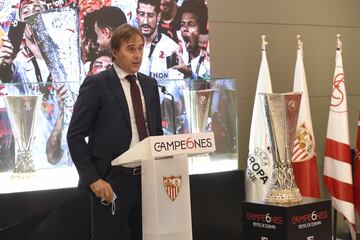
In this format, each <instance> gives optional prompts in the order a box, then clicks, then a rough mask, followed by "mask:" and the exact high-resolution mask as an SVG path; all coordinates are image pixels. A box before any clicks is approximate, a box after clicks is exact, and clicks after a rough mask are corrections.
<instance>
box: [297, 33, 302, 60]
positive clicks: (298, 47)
mask: <svg viewBox="0 0 360 240" xmlns="http://www.w3.org/2000/svg"><path fill="white" fill-rule="evenodd" d="M296 38H297V49H298V50H300V51H301V55H303V42H302V41H301V35H300V34H298V35H296Z"/></svg>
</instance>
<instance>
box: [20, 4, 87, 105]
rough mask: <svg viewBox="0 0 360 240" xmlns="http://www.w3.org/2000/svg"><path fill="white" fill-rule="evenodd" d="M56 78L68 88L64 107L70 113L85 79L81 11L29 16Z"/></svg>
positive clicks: (33, 31)
mask: <svg viewBox="0 0 360 240" xmlns="http://www.w3.org/2000/svg"><path fill="white" fill-rule="evenodd" d="M26 21H27V23H28V25H29V26H30V28H31V30H32V33H33V36H34V38H35V40H36V42H37V44H38V45H39V48H40V51H41V54H42V56H43V57H44V60H45V62H46V65H47V67H48V68H49V71H50V73H51V75H52V78H53V81H54V82H56V83H63V84H65V86H66V87H67V90H68V97H67V98H66V99H65V102H64V104H65V108H69V109H70V112H71V109H72V107H73V105H74V102H75V100H76V96H77V92H78V89H79V87H80V83H81V81H82V79H83V78H84V71H83V65H82V62H81V50H80V34H79V11H78V9H77V8H72V7H64V8H58V9H51V10H49V11H45V12H41V13H37V14H35V15H32V16H30V17H28V18H26Z"/></svg>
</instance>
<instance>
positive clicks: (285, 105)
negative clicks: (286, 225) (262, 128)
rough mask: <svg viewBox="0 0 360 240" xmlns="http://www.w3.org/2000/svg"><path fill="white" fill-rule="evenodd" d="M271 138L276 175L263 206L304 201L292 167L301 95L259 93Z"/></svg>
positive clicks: (273, 176) (272, 179) (273, 174)
mask: <svg viewBox="0 0 360 240" xmlns="http://www.w3.org/2000/svg"><path fill="white" fill-rule="evenodd" d="M259 95H260V99H261V101H262V103H263V110H264V115H265V122H266V127H267V130H268V134H269V142H270V148H271V154H272V156H273V161H274V163H273V173H272V177H271V181H270V185H269V188H268V190H267V192H266V194H265V197H264V202H266V203H275V204H276V203H280V204H290V203H297V202H300V201H301V200H302V197H301V194H300V191H299V188H298V187H297V185H296V182H295V177H294V173H293V169H292V165H291V157H292V149H293V145H294V140H295V132H296V126H297V120H298V115H299V109H300V102H301V93H284V94H275V93H274V94H273V93H260V94H259Z"/></svg>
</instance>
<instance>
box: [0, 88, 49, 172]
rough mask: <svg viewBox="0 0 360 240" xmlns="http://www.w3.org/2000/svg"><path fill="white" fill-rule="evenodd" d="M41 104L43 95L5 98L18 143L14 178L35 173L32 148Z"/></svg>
mask: <svg viewBox="0 0 360 240" xmlns="http://www.w3.org/2000/svg"><path fill="white" fill-rule="evenodd" d="M41 102H42V95H32V96H5V103H6V108H7V112H8V116H9V119H10V125H11V129H12V132H13V134H14V138H15V141H16V143H17V157H16V162H15V168H14V177H22V176H26V175H28V174H29V173H32V172H35V166H34V161H33V158H32V154H31V147H32V144H33V142H34V138H35V136H34V129H35V126H36V122H37V116H38V113H39V111H40V107H41ZM24 174H26V175H24Z"/></svg>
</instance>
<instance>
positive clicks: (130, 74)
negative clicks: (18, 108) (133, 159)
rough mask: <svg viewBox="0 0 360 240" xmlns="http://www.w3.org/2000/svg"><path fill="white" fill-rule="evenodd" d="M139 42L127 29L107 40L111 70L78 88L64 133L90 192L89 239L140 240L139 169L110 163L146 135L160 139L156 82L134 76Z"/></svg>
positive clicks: (140, 38)
mask: <svg viewBox="0 0 360 240" xmlns="http://www.w3.org/2000/svg"><path fill="white" fill-rule="evenodd" d="M143 47H144V37H143V35H142V34H141V32H140V31H139V30H138V29H137V28H134V27H131V26H130V25H128V24H123V25H121V26H120V27H118V28H116V29H115V30H114V32H113V34H112V37H111V49H112V50H111V51H112V58H113V61H114V64H113V66H112V67H111V68H110V69H108V70H105V71H103V72H101V73H99V74H97V75H92V76H89V77H87V78H86V79H85V80H84V82H83V84H82V86H81V87H80V91H79V96H78V99H77V101H76V103H75V106H74V112H73V115H72V119H71V123H70V126H69V130H68V135H67V139H68V145H69V149H70V153H71V156H72V159H73V161H74V163H75V166H76V168H77V170H78V173H79V177H80V180H79V188H82V189H90V190H91V192H90V203H91V226H92V239H97V240H99V239H101V240H102V239H103V240H111V239H120V238H121V236H122V234H123V230H124V229H125V227H126V226H127V225H128V226H129V227H130V230H131V239H132V240H139V239H142V224H141V177H140V175H139V174H140V173H141V169H140V165H139V164H137V165H136V164H132V165H125V166H111V161H112V160H113V159H115V158H116V157H117V156H119V155H120V154H122V153H124V152H125V151H127V150H128V149H129V148H131V147H132V146H134V145H136V144H137V143H138V142H139V141H141V140H142V139H143V138H145V137H146V136H148V135H162V134H163V131H162V128H161V113H160V103H159V91H158V88H157V85H156V80H155V79H153V78H150V77H147V76H145V75H143V74H141V73H138V70H139V68H140V65H141V61H142V55H143Z"/></svg>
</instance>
